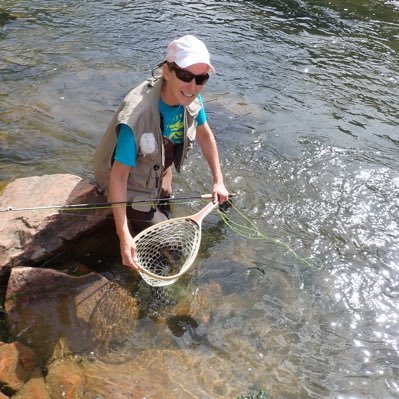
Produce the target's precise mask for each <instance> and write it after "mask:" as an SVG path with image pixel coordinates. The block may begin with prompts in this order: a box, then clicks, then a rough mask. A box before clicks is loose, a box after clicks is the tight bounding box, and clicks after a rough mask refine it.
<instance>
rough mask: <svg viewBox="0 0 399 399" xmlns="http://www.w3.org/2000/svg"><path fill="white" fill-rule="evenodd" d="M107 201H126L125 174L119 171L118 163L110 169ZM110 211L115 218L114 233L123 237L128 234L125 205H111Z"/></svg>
mask: <svg viewBox="0 0 399 399" xmlns="http://www.w3.org/2000/svg"><path fill="white" fill-rule="evenodd" d="M109 201H110V202H112V203H116V202H120V203H123V202H127V176H126V174H125V173H121V168H120V167H119V166H118V165H114V167H113V168H112V169H111V173H110V182H109ZM112 212H113V215H114V220H115V228H116V233H117V234H118V236H119V238H123V237H124V236H126V235H127V234H130V233H129V227H128V223H127V216H126V206H124V205H116V206H113V207H112Z"/></svg>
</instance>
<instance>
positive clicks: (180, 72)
mask: <svg viewBox="0 0 399 399" xmlns="http://www.w3.org/2000/svg"><path fill="white" fill-rule="evenodd" d="M175 72H176V76H177V77H178V79H180V80H182V81H183V82H186V83H189V82H191V81H192V80H193V79H194V77H195V75H193V74H192V73H191V72H189V71H185V70H184V69H180V68H179V69H178V68H175Z"/></svg>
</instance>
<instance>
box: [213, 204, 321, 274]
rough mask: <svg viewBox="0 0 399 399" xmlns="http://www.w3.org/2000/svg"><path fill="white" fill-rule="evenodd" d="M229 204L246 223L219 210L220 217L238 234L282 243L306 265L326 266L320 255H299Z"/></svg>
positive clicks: (313, 266) (252, 238)
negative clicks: (263, 231) (262, 230)
mask: <svg viewBox="0 0 399 399" xmlns="http://www.w3.org/2000/svg"><path fill="white" fill-rule="evenodd" d="M229 204H230V206H231V207H232V208H233V209H234V211H235V212H237V213H238V215H239V216H240V217H241V218H242V219H244V223H245V224H241V223H238V222H237V221H235V220H233V219H232V218H231V217H230V216H229V215H228V213H226V212H223V211H219V213H220V217H221V218H222V220H223V221H224V223H225V224H226V225H227V226H228V227H230V228H231V229H232V230H233V231H234V232H235V233H237V234H238V235H240V236H242V237H244V238H247V239H249V240H264V241H269V242H272V243H274V244H277V245H280V246H282V247H284V248H285V249H286V250H287V251H288V252H290V253H291V254H292V255H293V256H294V257H295V259H297V260H299V261H300V262H302V263H304V264H305V265H306V266H309V267H311V268H313V269H318V270H321V269H322V268H323V267H324V266H323V262H322V261H321V260H320V259H319V258H318V257H308V258H305V257H303V256H301V255H299V253H298V252H297V251H295V250H294V249H293V248H292V247H291V246H289V245H288V244H286V243H285V242H283V241H281V240H279V239H277V238H273V237H269V236H267V235H266V234H264V233H262V232H261V231H260V230H259V229H258V227H257V226H256V225H255V224H254V223H253V222H252V221H251V220H249V219H248V218H247V217H246V216H245V215H244V214H243V213H242V212H241V211H240V210H239V209H238V208H237V207H236V206H235V205H234V204H233V203H232V202H231V201H229Z"/></svg>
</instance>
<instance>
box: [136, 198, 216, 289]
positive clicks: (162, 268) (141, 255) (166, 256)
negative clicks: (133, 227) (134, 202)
mask: <svg viewBox="0 0 399 399" xmlns="http://www.w3.org/2000/svg"><path fill="white" fill-rule="evenodd" d="M217 206H218V204H213V203H212V202H211V203H209V204H208V205H207V206H205V207H204V208H203V209H202V210H201V211H199V212H198V213H196V214H195V215H192V216H189V217H181V218H175V219H170V220H166V221H165V222H161V223H158V224H156V225H155V226H151V227H149V228H148V229H146V230H144V231H142V232H141V233H139V234H138V235H137V236H136V237H135V239H134V240H135V243H136V252H137V264H138V265H139V267H140V270H139V272H140V274H141V276H142V278H143V279H144V280H145V281H146V282H147V283H148V284H149V285H151V286H153V287H163V286H166V285H170V284H173V283H175V282H176V281H177V280H178V278H179V277H180V276H182V275H183V274H184V273H185V272H186V271H187V270H188V269H189V268H190V266H191V265H192V263H193V262H194V260H195V258H196V256H197V253H198V250H199V247H200V243H201V222H202V220H203V218H204V217H205V216H206V215H207V214H208V213H210V212H211V211H212V210H213V209H215V208H216V207H217Z"/></svg>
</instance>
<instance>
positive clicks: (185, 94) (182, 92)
mask: <svg viewBox="0 0 399 399" xmlns="http://www.w3.org/2000/svg"><path fill="white" fill-rule="evenodd" d="M181 94H183V96H184V97H188V98H192V97H194V96H195V93H193V94H190V93H185V92H184V91H181Z"/></svg>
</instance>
